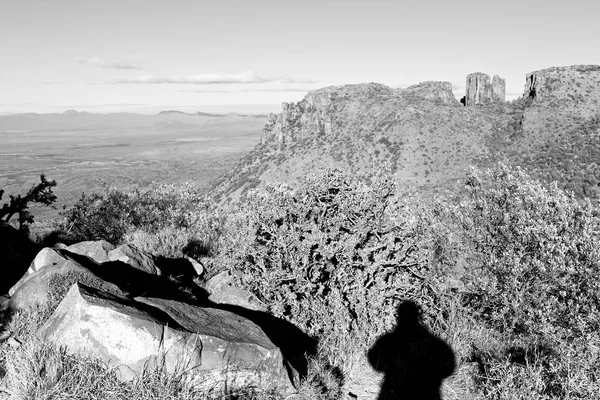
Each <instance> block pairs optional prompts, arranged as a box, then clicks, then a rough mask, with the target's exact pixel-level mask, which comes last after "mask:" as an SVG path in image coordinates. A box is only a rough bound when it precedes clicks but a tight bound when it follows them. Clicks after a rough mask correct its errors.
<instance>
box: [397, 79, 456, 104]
mask: <svg viewBox="0 0 600 400" xmlns="http://www.w3.org/2000/svg"><path fill="white" fill-rule="evenodd" d="M399 93H400V94H402V95H406V96H415V97H420V98H422V99H426V100H431V101H437V102H440V103H442V104H447V105H458V104H459V103H458V101H457V100H456V97H454V92H453V91H452V83H450V82H436V81H427V82H422V83H419V84H418V85H413V86H409V87H407V88H406V89H399Z"/></svg>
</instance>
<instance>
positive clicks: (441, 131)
mask: <svg viewBox="0 0 600 400" xmlns="http://www.w3.org/2000/svg"><path fill="white" fill-rule="evenodd" d="M599 126H600V66H570V67H555V68H549V69H545V70H541V71H536V72H533V73H530V74H527V76H526V89H525V92H524V94H523V96H522V97H521V98H520V99H518V100H516V101H513V102H510V103H505V102H497V103H495V104H494V103H491V104H486V105H477V106H470V107H465V106H463V105H462V104H461V103H460V102H458V101H457V100H456V99H455V97H454V95H453V93H452V88H451V85H450V83H448V82H424V83H422V84H419V85H415V86H412V87H409V88H407V89H392V88H389V87H386V86H384V85H380V84H376V83H369V84H359V85H345V86H338V87H328V88H324V89H319V90H316V91H313V92H310V93H308V94H307V95H306V96H305V97H304V99H303V100H302V101H300V102H298V103H283V106H282V112H281V113H280V114H277V115H275V114H272V115H270V117H269V120H268V122H267V125H266V126H265V128H264V129H263V134H262V140H261V144H259V145H258V146H257V147H256V148H255V149H254V150H253V151H251V152H250V153H249V154H248V155H247V156H246V157H244V158H243V159H242V160H241V161H240V162H239V163H238V165H237V166H236V167H235V168H234V169H233V171H231V172H230V173H229V174H227V175H225V176H224V177H222V178H221V179H220V180H219V181H218V182H217V184H216V185H215V186H214V188H213V193H214V194H215V196H216V197H217V198H218V199H220V200H227V199H236V198H239V197H241V196H244V195H245V194H246V193H247V191H248V190H249V189H251V188H253V187H256V186H262V185H264V184H265V183H267V182H285V183H288V184H292V185H293V184H294V182H295V181H296V180H297V179H298V177H300V176H302V175H305V174H306V173H309V172H313V171H317V170H319V169H323V168H327V167H331V166H336V167H339V168H343V169H347V170H350V171H352V172H354V173H357V174H361V175H365V176H367V177H368V176H369V175H370V174H372V173H373V172H374V171H375V170H376V169H377V168H378V167H380V166H382V165H385V164H388V165H390V166H391V168H392V170H393V172H395V173H396V174H397V177H398V181H399V182H400V183H401V185H400V186H401V187H402V188H403V190H410V189H415V188H419V189H432V190H437V189H439V188H440V187H446V186H448V185H449V184H451V183H452V182H453V181H455V180H456V179H458V178H460V177H462V176H463V174H464V172H465V170H466V168H467V166H469V165H477V166H486V165H490V164H492V163H494V162H497V161H500V160H505V161H508V162H511V163H512V164H516V165H521V166H523V167H525V168H526V169H528V170H529V171H530V172H531V173H532V174H533V175H535V176H539V177H540V178H543V179H546V180H549V181H550V180H558V182H559V185H560V186H562V187H564V188H567V189H570V190H573V191H575V193H576V194H578V195H580V196H588V197H591V198H593V199H595V198H598V195H599V193H598V181H600V167H598V166H597V165H596V163H597V162H598V160H600V157H599V156H600V131H599Z"/></svg>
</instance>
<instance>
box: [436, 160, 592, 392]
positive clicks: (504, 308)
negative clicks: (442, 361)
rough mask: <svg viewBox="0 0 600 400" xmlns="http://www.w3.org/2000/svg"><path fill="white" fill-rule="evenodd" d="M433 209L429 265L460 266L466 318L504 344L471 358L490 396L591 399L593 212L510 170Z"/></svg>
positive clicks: (482, 174) (478, 178) (492, 173)
mask: <svg viewBox="0 0 600 400" xmlns="http://www.w3.org/2000/svg"><path fill="white" fill-rule="evenodd" d="M437 204H438V205H437V206H436V207H435V212H434V213H433V214H432V215H434V216H435V218H434V219H433V221H434V222H435V223H434V224H432V225H431V226H432V232H433V233H434V234H433V236H434V237H437V242H436V244H437V248H435V251H434V252H432V260H433V262H435V263H438V264H452V263H454V264H456V265H459V266H460V269H462V270H463V273H462V274H461V278H462V280H463V282H464V285H465V293H464V294H463V295H462V296H461V297H462V301H463V304H464V306H465V308H464V310H465V313H467V314H471V315H472V316H473V317H474V318H475V321H478V323H481V324H484V325H486V326H487V327H488V328H490V329H492V330H493V331H495V332H498V333H499V335H500V337H501V343H500V345H499V346H497V347H496V348H494V346H491V347H486V346H490V344H489V341H488V343H487V344H485V343H483V344H479V345H478V346H473V353H472V354H471V356H470V357H471V359H472V360H474V361H477V362H478V363H479V364H480V367H481V376H482V380H481V381H480V384H481V385H482V388H483V391H484V393H485V394H486V396H488V397H489V398H492V399H508V398H516V397H513V396H516V393H527V398H539V399H546V398H571V397H572V398H588V397H589V394H590V393H593V392H594V391H596V393H597V391H598V390H600V387H599V386H600V385H599V383H598V381H597V365H598V364H599V363H600V355H599V354H598V351H597V350H594V349H597V348H599V346H600V334H599V328H600V281H599V280H598V275H599V273H600V221H599V220H598V212H597V211H598V210H596V209H595V208H594V207H593V206H592V205H591V204H590V202H589V201H582V202H580V201H578V200H576V199H575V198H574V196H573V195H572V194H567V193H565V192H564V191H562V190H561V189H559V188H558V187H557V186H556V184H552V185H550V186H544V185H542V184H541V183H540V182H539V181H535V180H532V179H531V178H530V177H529V176H528V175H527V174H526V173H525V172H523V170H521V169H520V168H511V167H508V166H506V165H500V166H499V167H497V168H495V169H492V170H486V171H477V170H472V171H471V172H470V173H469V174H468V176H467V178H466V180H465V184H464V187H463V190H462V192H461V194H460V195H459V196H458V197H457V198H455V199H453V200H451V201H443V202H438V203H437ZM436 230H437V233H438V234H437V235H435V231H436ZM450 232H454V233H453V234H449V233H450ZM433 242H435V241H433ZM433 242H432V243H433ZM467 357H468V356H467ZM575 371H576V372H575ZM569 396H571V397H569ZM486 398H487V397H486Z"/></svg>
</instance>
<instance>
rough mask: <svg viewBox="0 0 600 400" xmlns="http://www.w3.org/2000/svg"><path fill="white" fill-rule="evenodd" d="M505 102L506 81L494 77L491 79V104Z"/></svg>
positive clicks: (496, 76)
mask: <svg viewBox="0 0 600 400" xmlns="http://www.w3.org/2000/svg"><path fill="white" fill-rule="evenodd" d="M505 101H506V80H504V79H502V78H500V77H499V76H498V75H494V77H493V78H492V102H493V103H504V102H505Z"/></svg>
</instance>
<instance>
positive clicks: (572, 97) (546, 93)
mask: <svg viewBox="0 0 600 400" xmlns="http://www.w3.org/2000/svg"><path fill="white" fill-rule="evenodd" d="M598 82H600V66H598V65H573V66H568V67H553V68H547V69H543V70H540V71H534V72H530V73H528V74H527V75H526V77H525V90H524V92H523V97H524V98H527V99H529V100H531V101H533V102H534V103H537V104H541V103H546V104H547V105H555V106H569V105H577V106H581V105H585V104H590V105H592V106H594V105H595V106H597V105H598V104H599V98H600V93H599V91H598ZM597 111H598V110H597Z"/></svg>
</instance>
